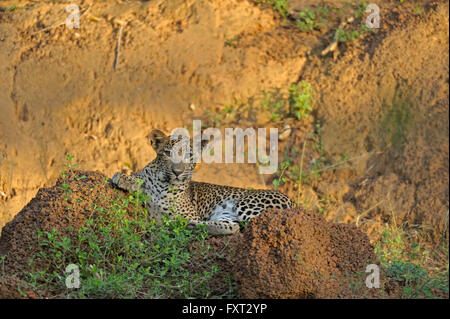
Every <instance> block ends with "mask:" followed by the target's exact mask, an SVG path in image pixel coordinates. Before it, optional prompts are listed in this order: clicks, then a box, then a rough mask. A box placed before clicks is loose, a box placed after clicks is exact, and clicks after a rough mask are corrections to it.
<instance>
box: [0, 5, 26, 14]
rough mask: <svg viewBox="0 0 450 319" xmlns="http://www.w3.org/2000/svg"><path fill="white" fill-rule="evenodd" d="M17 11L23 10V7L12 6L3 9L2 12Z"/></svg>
mask: <svg viewBox="0 0 450 319" xmlns="http://www.w3.org/2000/svg"><path fill="white" fill-rule="evenodd" d="M18 9H23V7H19V6H18V5H17V4H13V5H12V6H10V7H8V8H3V11H6V12H12V11H15V10H18Z"/></svg>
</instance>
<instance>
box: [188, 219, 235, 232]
mask: <svg viewBox="0 0 450 319" xmlns="http://www.w3.org/2000/svg"><path fill="white" fill-rule="evenodd" d="M201 224H204V225H206V230H207V231H208V233H209V234H210V235H231V234H234V233H236V232H238V231H239V223H237V222H234V221H231V220H220V221H211V220H207V221H201V220H190V221H189V225H190V226H192V227H193V226H195V225H201Z"/></svg>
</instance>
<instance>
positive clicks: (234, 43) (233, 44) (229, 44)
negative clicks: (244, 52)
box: [225, 38, 238, 48]
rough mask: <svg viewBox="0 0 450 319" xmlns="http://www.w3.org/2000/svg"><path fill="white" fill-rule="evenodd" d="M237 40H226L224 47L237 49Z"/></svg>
mask: <svg viewBox="0 0 450 319" xmlns="http://www.w3.org/2000/svg"><path fill="white" fill-rule="evenodd" d="M237 40H238V39H237V38H232V39H228V40H226V41H225V46H227V47H234V48H235V47H237Z"/></svg>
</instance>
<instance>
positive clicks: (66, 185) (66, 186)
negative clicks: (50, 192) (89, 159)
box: [61, 154, 86, 200]
mask: <svg viewBox="0 0 450 319" xmlns="http://www.w3.org/2000/svg"><path fill="white" fill-rule="evenodd" d="M74 158H75V156H74V155H70V154H67V155H66V160H67V163H66V167H67V170H66V171H63V172H62V173H61V177H62V179H63V183H62V185H61V188H62V190H63V191H64V193H65V194H64V199H65V200H68V198H69V196H70V195H71V194H72V190H71V189H70V185H69V183H68V181H67V179H68V174H69V172H70V170H71V169H73V168H74V167H78V164H73V163H72V160H73V159H74ZM83 178H86V176H85V175H83V176H80V177H79V179H83Z"/></svg>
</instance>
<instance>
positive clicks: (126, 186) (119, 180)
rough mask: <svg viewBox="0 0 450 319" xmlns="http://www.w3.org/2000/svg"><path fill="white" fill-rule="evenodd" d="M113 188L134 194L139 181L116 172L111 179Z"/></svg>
mask: <svg viewBox="0 0 450 319" xmlns="http://www.w3.org/2000/svg"><path fill="white" fill-rule="evenodd" d="M111 182H112V183H113V185H114V186H116V187H118V188H121V189H123V190H126V191H128V192H136V191H137V190H138V189H139V187H140V183H139V179H138V178H137V177H136V176H133V175H126V174H124V173H121V172H117V173H115V174H114V176H113V177H112V179H111Z"/></svg>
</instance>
